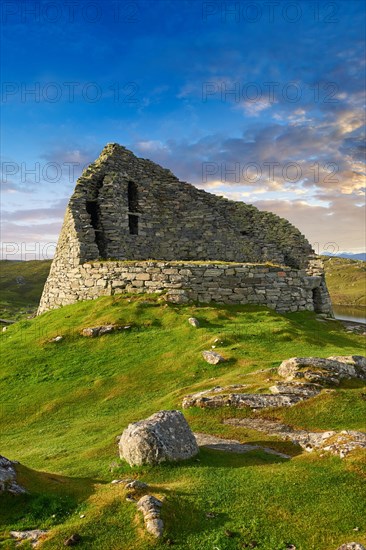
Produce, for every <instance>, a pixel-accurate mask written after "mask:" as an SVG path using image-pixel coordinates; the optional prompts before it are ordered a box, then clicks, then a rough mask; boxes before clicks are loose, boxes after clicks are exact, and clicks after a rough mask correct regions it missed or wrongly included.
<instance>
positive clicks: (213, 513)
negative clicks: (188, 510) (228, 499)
mask: <svg viewBox="0 0 366 550" xmlns="http://www.w3.org/2000/svg"><path fill="white" fill-rule="evenodd" d="M216 517H217V514H216V513H215V512H207V513H206V518H207V519H213V518H216Z"/></svg>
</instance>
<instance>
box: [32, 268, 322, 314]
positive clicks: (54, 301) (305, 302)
mask: <svg viewBox="0 0 366 550" xmlns="http://www.w3.org/2000/svg"><path fill="white" fill-rule="evenodd" d="M54 276H55V280H54V279H53V278H52V276H50V277H49V279H48V281H47V283H46V287H45V291H44V298H43V300H42V304H41V306H40V308H39V313H43V311H46V310H48V309H52V308H55V307H60V306H64V305H67V304H72V303H74V302H76V301H78V300H90V299H94V298H98V297H99V296H112V295H116V294H121V293H125V292H129V293H161V292H164V293H166V295H167V298H168V300H170V301H172V302H174V301H177V302H178V301H179V302H185V301H186V302H188V301H195V302H203V303H209V302H216V303H222V304H261V305H266V306H268V307H270V308H272V309H276V310H277V311H279V312H290V311H302V310H309V311H314V308H315V306H314V292H315V291H316V289H318V290H319V291H322V289H321V284H322V277H321V276H320V275H317V276H314V275H309V274H307V272H306V270H297V269H293V268H290V267H281V266H277V267H276V266H265V265H250V264H234V263H233V264H207V263H206V264H205V263H201V264H200V263H184V262H182V263H180V262H158V261H154V262H153V261H146V262H133V263H132V264H131V263H127V262H96V263H86V264H83V265H80V266H77V267H74V268H72V269H71V270H70V271H69V272H67V273H66V272H64V273H57V274H56V275H54ZM326 303H327V302H326V301H325V299H324V300H323V305H324V307H323V309H322V311H323V312H324V313H329V312H330V311H331V309H330V307H331V306H330V302H328V306H326Z"/></svg>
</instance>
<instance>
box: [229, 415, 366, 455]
mask: <svg viewBox="0 0 366 550" xmlns="http://www.w3.org/2000/svg"><path fill="white" fill-rule="evenodd" d="M224 424H228V425H231V426H241V427H243V428H250V429H252V430H257V431H260V432H265V433H266V434H269V435H276V436H278V437H280V438H281V439H286V440H289V441H292V442H293V443H295V444H298V445H300V446H301V447H302V448H303V449H305V450H306V451H309V452H310V451H313V450H323V451H327V452H330V453H331V454H334V455H338V456H340V457H341V458H344V457H345V456H347V455H348V454H349V453H350V452H352V451H353V450H355V449H364V448H366V433H363V432H357V431H355V430H342V431H341V432H336V431H333V430H330V431H326V432H311V431H308V430H296V429H294V428H292V427H291V426H288V425H286V424H281V423H280V422H276V421H272V420H265V419H263V418H241V419H238V418H229V419H227V420H224Z"/></svg>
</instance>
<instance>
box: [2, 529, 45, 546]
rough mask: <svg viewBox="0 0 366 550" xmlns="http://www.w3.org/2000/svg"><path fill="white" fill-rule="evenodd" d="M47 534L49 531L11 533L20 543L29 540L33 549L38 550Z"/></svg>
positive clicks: (32, 530)
mask: <svg viewBox="0 0 366 550" xmlns="http://www.w3.org/2000/svg"><path fill="white" fill-rule="evenodd" d="M47 533H48V531H44V530H42V529H31V530H29V531H10V536H11V537H12V538H13V539H16V540H17V541H19V543H21V542H22V541H25V540H27V541H29V542H30V543H31V545H32V548H37V546H38V545H39V544H40V543H41V542H42V539H43V538H44V537H45V536H46V535H47Z"/></svg>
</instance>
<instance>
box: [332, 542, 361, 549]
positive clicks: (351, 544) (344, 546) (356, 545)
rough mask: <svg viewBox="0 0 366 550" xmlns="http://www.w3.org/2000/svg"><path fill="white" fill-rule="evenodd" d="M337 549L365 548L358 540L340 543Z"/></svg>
mask: <svg viewBox="0 0 366 550" xmlns="http://www.w3.org/2000/svg"><path fill="white" fill-rule="evenodd" d="M337 550H366V548H365V547H364V546H363V545H362V544H360V543H359V542H347V543H346V544H342V546H340V547H339V548H338V549H337Z"/></svg>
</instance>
